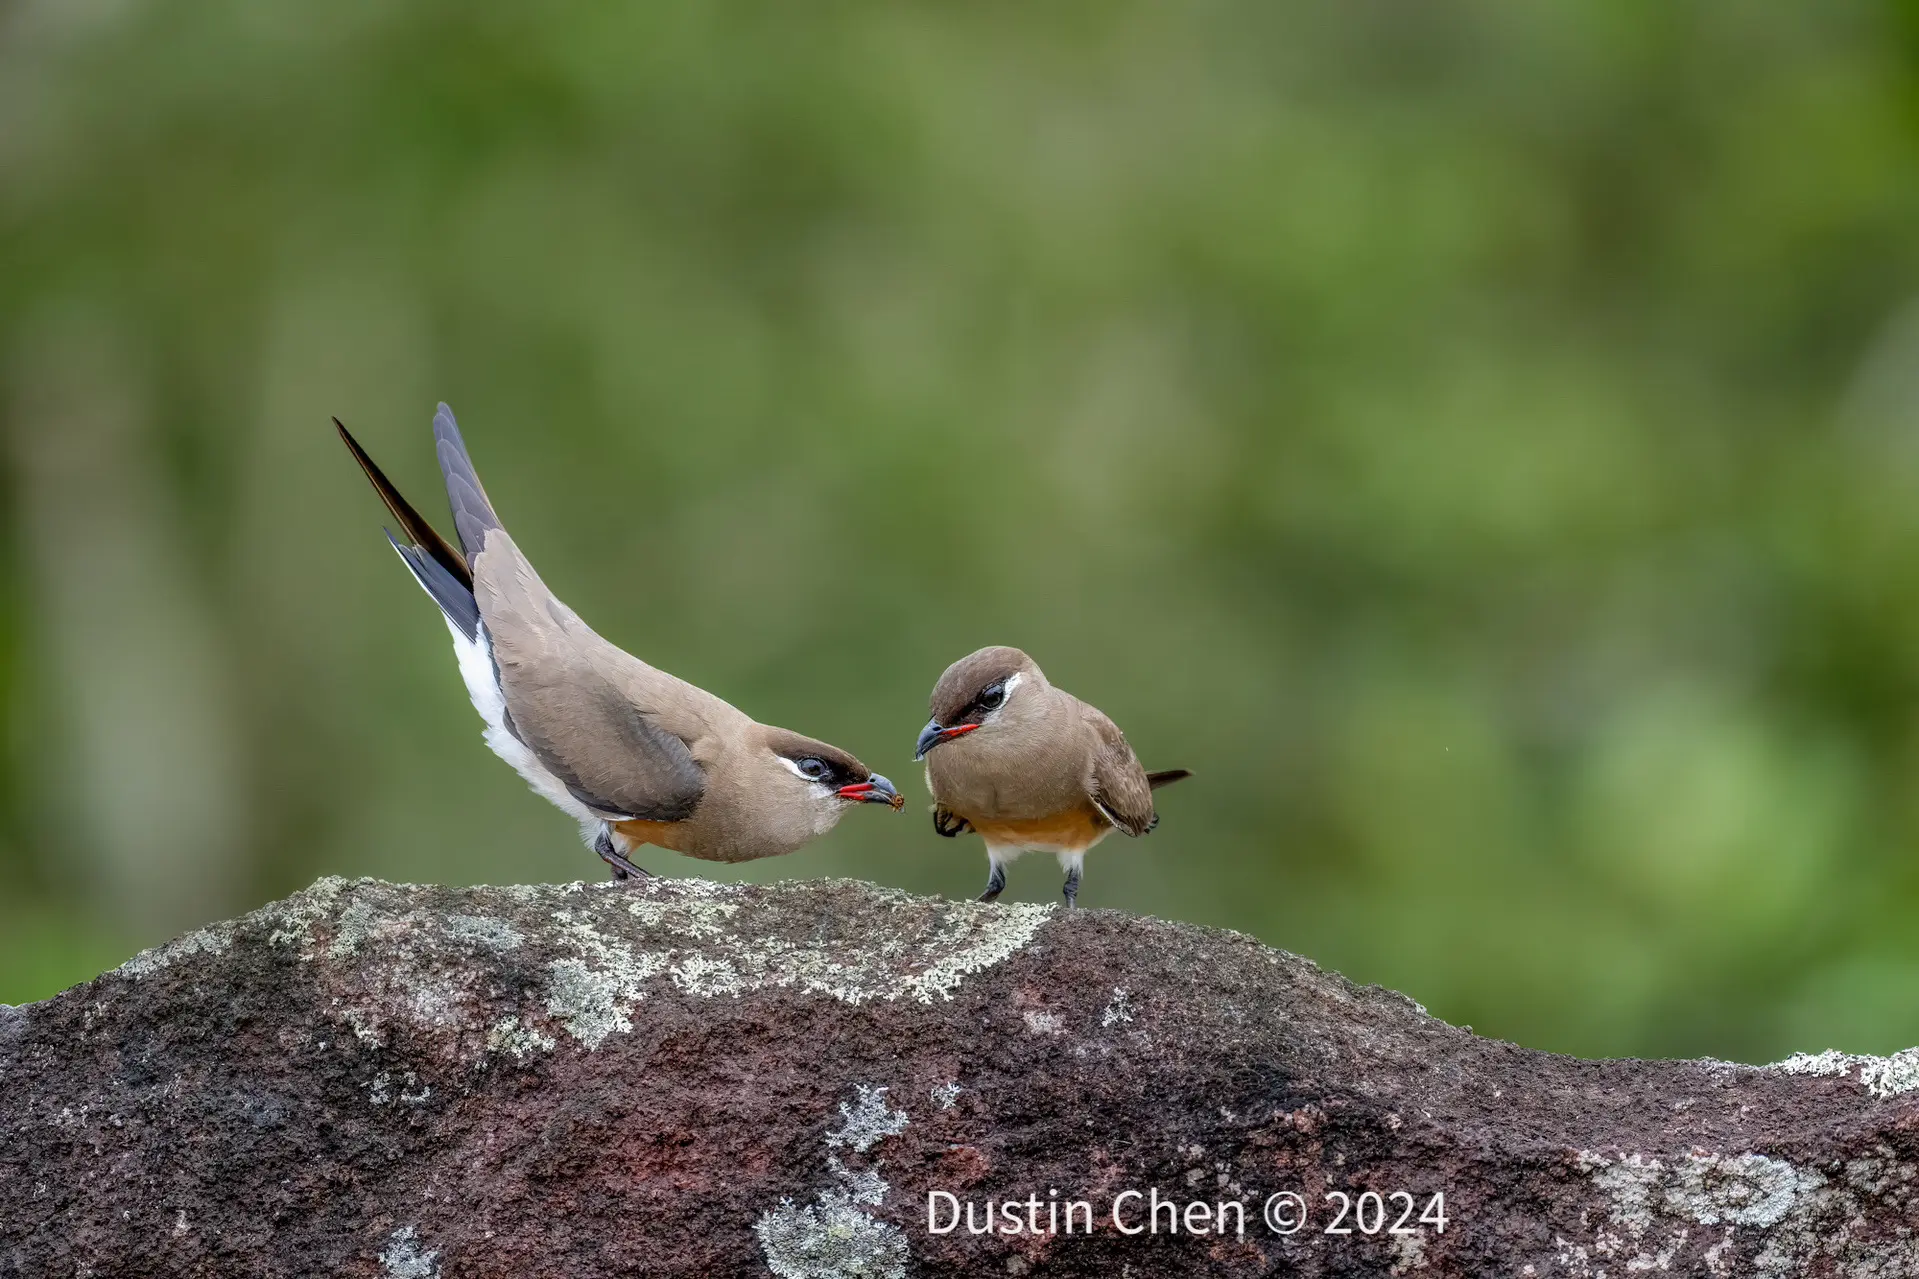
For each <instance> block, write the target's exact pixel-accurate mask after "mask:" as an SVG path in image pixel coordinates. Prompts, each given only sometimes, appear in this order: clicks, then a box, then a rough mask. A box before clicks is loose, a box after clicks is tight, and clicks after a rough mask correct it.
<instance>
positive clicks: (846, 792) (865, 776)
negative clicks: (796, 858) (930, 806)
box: [766, 728, 906, 825]
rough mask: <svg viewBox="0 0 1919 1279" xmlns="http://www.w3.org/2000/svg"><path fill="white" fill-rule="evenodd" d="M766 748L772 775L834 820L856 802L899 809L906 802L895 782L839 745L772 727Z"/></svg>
mask: <svg viewBox="0 0 1919 1279" xmlns="http://www.w3.org/2000/svg"><path fill="white" fill-rule="evenodd" d="M766 749H767V751H768V753H769V754H770V755H771V757H772V764H773V775H774V776H775V777H777V778H780V779H781V780H780V781H779V782H778V784H779V785H781V786H784V787H788V788H791V789H792V790H794V791H796V792H797V793H798V794H799V795H800V796H802V797H803V798H804V799H805V800H806V801H808V803H809V804H810V805H811V806H812V807H813V808H814V809H816V810H818V811H819V812H820V814H821V815H822V816H830V817H831V819H832V821H838V820H839V816H840V814H841V813H843V812H845V811H846V809H848V808H849V807H851V806H853V805H855V804H885V805H887V806H888V807H890V808H893V809H896V810H897V809H899V808H902V807H904V806H905V804H906V800H905V799H903V798H902V797H901V796H900V793H899V791H897V790H895V789H894V787H893V783H892V782H890V781H888V780H886V778H884V777H882V776H880V775H879V774H878V773H876V772H874V771H873V770H872V769H870V768H868V767H867V766H866V765H864V764H862V763H860V762H859V760H857V759H855V758H854V757H853V756H851V755H849V754H847V753H846V752H845V751H843V750H841V749H840V748H839V747H837V746H830V745H828V744H827V743H825V742H822V741H816V740H814V739H813V738H811V737H802V736H801V735H800V734H798V733H793V732H788V731H787V730H786V729H783V728H769V729H767V730H766ZM828 824H829V825H830V824H831V823H830V822H829V823H828Z"/></svg>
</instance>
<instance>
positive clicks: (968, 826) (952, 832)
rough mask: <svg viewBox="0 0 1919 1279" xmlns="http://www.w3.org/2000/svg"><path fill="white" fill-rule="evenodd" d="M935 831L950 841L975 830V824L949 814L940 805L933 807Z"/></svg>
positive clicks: (951, 813) (954, 814) (957, 815)
mask: <svg viewBox="0 0 1919 1279" xmlns="http://www.w3.org/2000/svg"><path fill="white" fill-rule="evenodd" d="M933 829H934V831H935V832H937V833H938V834H941V835H944V836H945V837H946V838H948V839H953V838H955V837H956V836H959V835H964V834H965V833H966V832H967V831H969V830H972V829H973V824H972V823H971V822H969V821H967V820H966V819H965V818H964V817H961V816H960V815H959V814H957V813H953V812H949V811H948V810H946V809H945V808H942V807H940V806H938V805H934V807H933Z"/></svg>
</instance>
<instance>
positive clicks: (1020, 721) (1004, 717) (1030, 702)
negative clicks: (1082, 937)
mask: <svg viewBox="0 0 1919 1279" xmlns="http://www.w3.org/2000/svg"><path fill="white" fill-rule="evenodd" d="M932 711H933V718H932V719H931V720H930V721H928V723H927V725H926V727H925V728H924V729H923V730H922V731H921V733H920V738H919V742H918V744H917V757H918V758H922V759H924V760H925V761H926V786H927V789H928V790H930V791H931V792H932V793H933V801H934V810H933V826H934V829H935V830H937V831H938V832H939V833H940V834H942V835H947V836H954V835H959V834H962V833H964V832H965V831H967V830H972V831H975V832H977V833H978V834H979V836H980V837H981V839H983V840H984V841H985V843H986V856H987V861H988V863H989V865H990V867H991V870H990V875H989V878H988V880H987V884H986V891H985V892H984V893H983V894H981V900H984V901H991V900H992V899H993V898H995V897H997V896H999V894H1000V892H1001V891H1002V890H1004V888H1005V886H1006V874H1005V866H1006V863H1008V862H1010V861H1012V860H1014V859H1015V858H1017V857H1019V856H1020V855H1021V854H1023V853H1028V852H1043V853H1053V854H1055V855H1057V856H1058V858H1059V863H1060V868H1061V869H1062V870H1064V871H1065V872H1066V887H1065V896H1066V902H1067V905H1069V906H1070V905H1073V904H1074V903H1075V902H1076V900H1077V898H1078V895H1079V882H1080V876H1081V874H1082V871H1083V865H1084V859H1085V856H1086V854H1087V852H1088V851H1089V850H1091V849H1092V848H1093V847H1094V846H1095V845H1096V844H1098V843H1099V842H1100V841H1101V840H1103V839H1105V838H1106V837H1107V836H1108V835H1110V834H1112V833H1113V832H1114V831H1115V830H1119V831H1123V832H1125V833H1126V834H1128V835H1144V834H1146V833H1147V832H1149V831H1151V830H1152V829H1153V827H1154V826H1156V825H1157V824H1158V823H1159V815H1158V813H1157V812H1156V811H1155V810H1154V808H1153V791H1154V790H1155V789H1157V788H1158V787H1160V786H1165V785H1169V784H1171V783H1172V782H1176V781H1179V780H1180V779H1181V778H1183V777H1186V776H1188V774H1187V773H1186V772H1185V771H1184V770H1178V769H1176V770H1172V771H1169V772H1163V773H1148V772H1147V771H1146V770H1145V769H1144V768H1142V767H1141V766H1140V762H1139V759H1138V757H1137V756H1135V755H1134V754H1133V748H1132V747H1131V746H1129V745H1127V742H1126V735H1125V734H1124V733H1122V732H1120V731H1119V727H1118V726H1117V725H1116V724H1114V723H1113V721H1112V720H1111V719H1108V718H1107V717H1106V716H1105V715H1104V714H1103V713H1101V712H1100V710H1099V709H1098V708H1097V707H1094V706H1091V705H1088V704H1087V703H1086V702H1083V701H1081V700H1080V699H1079V698H1077V697H1074V696H1073V695H1072V694H1071V693H1069V692H1067V691H1066V690H1065V689H1062V688H1056V687H1054V686H1053V685H1052V684H1051V683H1050V682H1048V680H1047V678H1046V675H1045V673H1044V672H1042V671H1041V670H1040V668H1039V665H1038V663H1036V662H1034V661H1033V659H1032V658H1030V657H1028V656H1027V655H1026V654H1025V653H1022V652H1020V650H1018V649H1016V648H983V649H981V650H979V651H978V652H976V653H972V654H969V655H968V656H966V657H963V658H961V659H960V660H959V661H957V662H955V663H953V665H952V666H950V667H948V668H947V670H946V673H945V674H944V675H942V676H941V677H940V682H939V684H938V685H936V686H935V687H934V689H933V697H932Z"/></svg>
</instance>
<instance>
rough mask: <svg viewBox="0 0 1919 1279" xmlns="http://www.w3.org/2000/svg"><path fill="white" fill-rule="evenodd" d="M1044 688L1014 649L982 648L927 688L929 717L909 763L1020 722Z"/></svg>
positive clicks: (1038, 675) (1034, 667)
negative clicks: (959, 742) (912, 759)
mask: <svg viewBox="0 0 1919 1279" xmlns="http://www.w3.org/2000/svg"><path fill="white" fill-rule="evenodd" d="M1046 687H1047V683H1046V676H1045V675H1044V674H1043V673H1042V672H1041V671H1040V668H1039V663H1037V662H1035V661H1034V660H1033V659H1032V658H1030V657H1028V656H1027V655H1026V654H1025V653H1022V652H1021V651H1020V650H1018V649H1016V648H1006V647H1003V646H1001V647H994V648H982V649H980V650H979V651H978V652H977V653H968V654H967V655H966V656H965V657H962V658H960V659H959V661H957V662H954V663H953V664H952V665H951V666H949V667H947V668H946V673H945V674H944V675H941V676H940V679H939V683H937V684H935V685H934V686H933V697H932V702H931V709H932V712H933V718H931V719H929V720H927V721H926V727H925V728H922V729H921V730H920V735H919V740H918V741H917V742H915V743H913V758H914V759H915V760H922V759H925V758H926V755H927V752H928V751H931V750H933V749H935V748H936V747H940V746H944V745H945V744H946V743H948V742H954V741H958V740H959V739H961V738H963V737H967V736H969V735H971V734H973V733H981V734H982V735H986V734H990V733H992V732H993V731H995V730H998V729H1002V728H1004V727H1007V726H1010V725H1012V724H1015V723H1018V722H1021V721H1023V720H1024V718H1025V713H1026V711H1027V710H1028V709H1029V708H1030V707H1031V706H1032V705H1033V702H1034V698H1035V696H1036V695H1037V694H1038V693H1039V692H1040V690H1042V689H1044V688H1046Z"/></svg>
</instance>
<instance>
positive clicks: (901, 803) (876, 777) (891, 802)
mask: <svg viewBox="0 0 1919 1279" xmlns="http://www.w3.org/2000/svg"><path fill="white" fill-rule="evenodd" d="M867 780H868V781H870V782H872V783H873V794H874V796H875V798H876V799H878V801H879V802H880V803H883V804H885V805H886V806H887V807H888V808H891V809H893V810H894V811H895V812H897V811H899V810H900V809H902V808H904V807H906V800H905V799H904V798H903V797H902V796H901V795H900V793H899V791H897V790H895V789H894V788H893V783H891V782H889V781H887V780H886V778H885V777H884V776H882V775H881V774H879V773H874V774H873V776H872V777H870V778H868V779H867Z"/></svg>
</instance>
